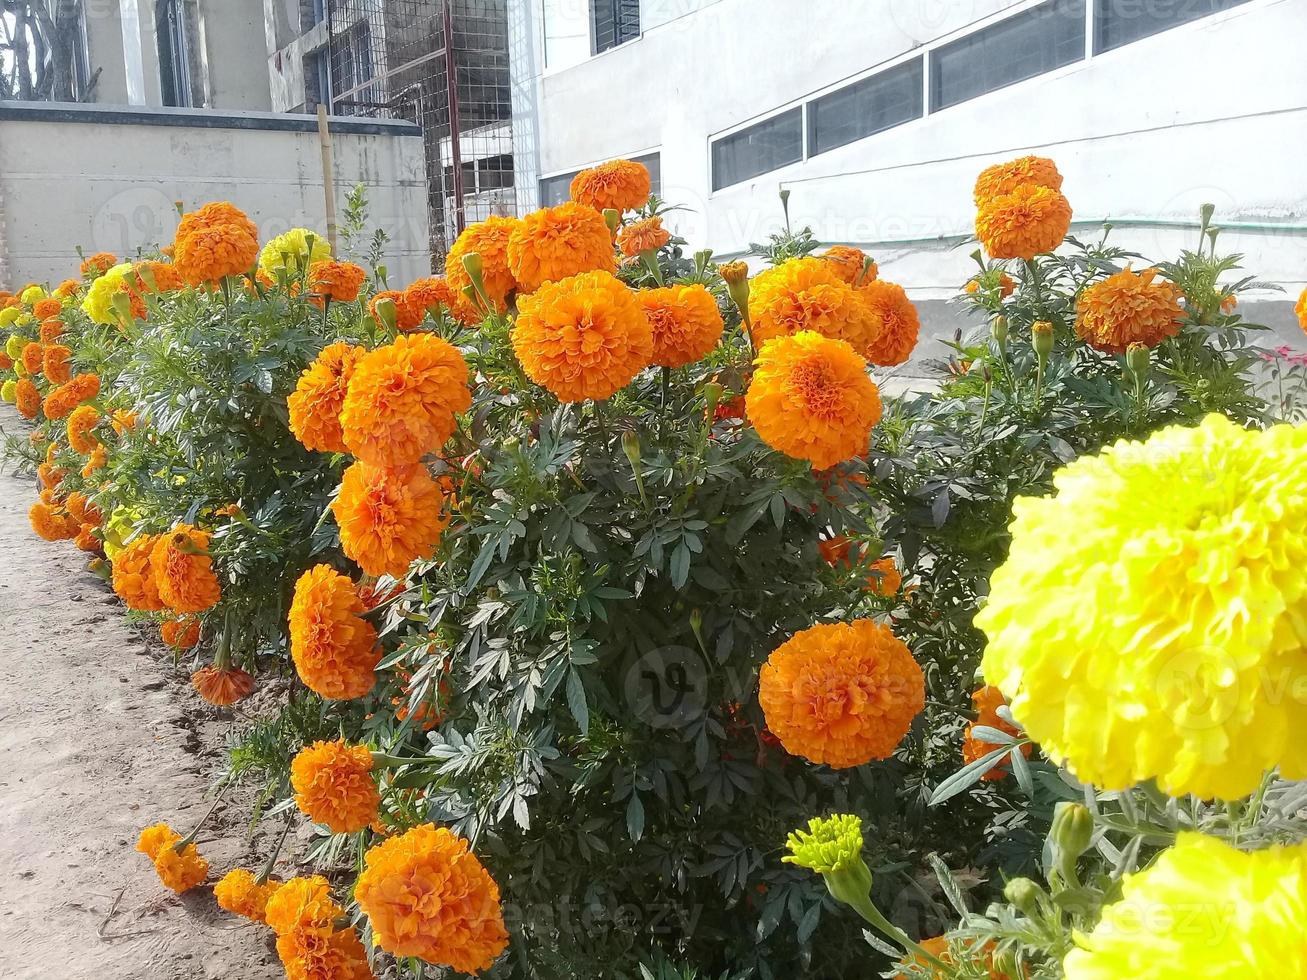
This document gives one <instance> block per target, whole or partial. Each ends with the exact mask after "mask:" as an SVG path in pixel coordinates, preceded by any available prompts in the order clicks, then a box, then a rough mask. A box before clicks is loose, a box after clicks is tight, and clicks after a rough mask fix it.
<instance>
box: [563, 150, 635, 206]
mask: <svg viewBox="0 0 1307 980" xmlns="http://www.w3.org/2000/svg"><path fill="white" fill-rule="evenodd" d="M652 188H653V181H652V179H651V178H650V176H649V168H648V167H646V166H645V165H644V164H642V163H636V162H634V161H633V160H610V161H608V162H607V163H601V164H599V166H597V167H591V168H590V169H589V170H582V171H581V172H580V173H579V174H577V175H576V176H575V177H573V178H572V186H571V188H570V190H571V196H572V200H573V201H576V202H577V203H579V204H585V205H589V206H590V207H592V208H594V209H595V210H596V211H606V210H607V209H609V208H612V209H613V210H614V211H634V210H635V209H636V208H641V207H644V204H645V202H646V201H648V200H649V194H650V192H651V191H652Z"/></svg>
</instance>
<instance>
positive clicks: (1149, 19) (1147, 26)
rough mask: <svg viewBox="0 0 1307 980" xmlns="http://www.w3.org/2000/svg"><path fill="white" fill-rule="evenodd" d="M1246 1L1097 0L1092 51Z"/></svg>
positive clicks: (1100, 50)
mask: <svg viewBox="0 0 1307 980" xmlns="http://www.w3.org/2000/svg"><path fill="white" fill-rule="evenodd" d="M1247 2H1248V0H1098V6H1097V7H1096V8H1095V11H1094V51H1095V53H1101V52H1103V51H1111V50H1112V49H1113V48H1119V47H1120V46H1121V45H1123V44H1129V43H1130V42H1131V41H1138V40H1139V39H1140V38H1141V37H1148V36H1149V35H1150V34H1156V33H1158V32H1159V31H1165V30H1168V29H1169V28H1172V27H1178V26H1179V25H1181V24H1187V23H1188V22H1189V21H1191V20H1197V19H1198V18H1199V17H1206V16H1207V15H1209V14H1214V13H1217V12H1218V11H1221V10H1229V9H1230V8H1231V7H1237V6H1239V5H1240V4H1241V3H1247Z"/></svg>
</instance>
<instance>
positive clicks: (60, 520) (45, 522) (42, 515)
mask: <svg viewBox="0 0 1307 980" xmlns="http://www.w3.org/2000/svg"><path fill="white" fill-rule="evenodd" d="M27 519H28V521H29V522H30V523H31V525H32V530H33V531H35V532H36V535H37V537H39V538H41V539H42V540H44V541H67V540H68V539H70V538H75V537H76V536H77V533H78V531H79V530H80V525H79V524H78V523H77V521H76V520H75V519H74V518H73V517H72V516H71V515H70V514H69V513H68V511H66V510H65V509H64V508H63V507H59V506H56V505H54V504H49V503H45V502H42V503H36V504H32V506H31V508H30V509H29V510H28V511H27Z"/></svg>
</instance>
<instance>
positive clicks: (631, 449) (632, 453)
mask: <svg viewBox="0 0 1307 980" xmlns="http://www.w3.org/2000/svg"><path fill="white" fill-rule="evenodd" d="M622 452H624V453H626V458H627V459H629V460H630V461H631V466H633V467H634V468H635V469H636V470H639V468H640V437H639V435H637V434H636V433H635V432H633V431H631V430H630V429H628V430H627V431H625V432H623V433H622Z"/></svg>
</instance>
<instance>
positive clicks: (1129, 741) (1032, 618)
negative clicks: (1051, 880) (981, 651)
mask: <svg viewBox="0 0 1307 980" xmlns="http://www.w3.org/2000/svg"><path fill="white" fill-rule="evenodd" d="M1054 486H1055V487H1056V489H1057V492H1056V494H1055V495H1054V496H1051V497H1043V498H1038V499H1033V498H1022V499H1019V500H1018V501H1017V502H1016V505H1015V508H1014V510H1015V515H1016V516H1015V519H1014V520H1013V522H1012V547H1011V549H1010V552H1009V555H1008V560H1007V562H1006V563H1005V564H1004V565H1002V566H1001V567H1000V568H999V569H998V570H997V571H996V572H995V573H994V576H993V580H992V581H991V583H990V597H989V601H988V603H987V604H986V606H985V608H984V609H983V610H981V612H980V614H979V615H978V616H977V617H976V625H977V626H979V627H980V628H981V629H982V630H983V631H984V632H985V634H986V635H987V636H988V638H989V645H988V647H987V649H986V651H985V656H984V660H983V662H982V664H981V667H982V670H983V672H984V675H985V681H986V683H989V684H992V685H994V686H996V687H998V688H999V689H1000V690H1002V691H1003V692H1004V693H1006V694H1009V695H1010V696H1011V704H1012V713H1013V715H1015V716H1016V718H1017V720H1018V721H1020V722H1021V724H1022V725H1023V726H1024V727H1025V729H1026V731H1027V732H1028V733H1029V734H1030V736H1031V737H1032V738H1033V739H1034V740H1035V741H1037V742H1038V743H1040V745H1042V746H1043V748H1044V750H1045V752H1047V753H1048V755H1049V756H1050V757H1051V758H1053V759H1054V760H1056V761H1057V762H1059V763H1062V762H1065V763H1067V764H1068V765H1069V766H1070V767H1071V768H1072V769H1073V770H1074V771H1075V773H1076V775H1077V776H1079V777H1080V778H1081V779H1083V780H1085V781H1087V782H1090V783H1093V784H1094V785H1095V786H1099V787H1102V788H1104V789H1109V790H1121V789H1125V788H1126V787H1128V786H1131V785H1133V784H1135V783H1138V782H1142V781H1144V780H1147V779H1156V780H1157V782H1158V784H1159V785H1160V786H1161V787H1162V788H1163V789H1164V790H1165V791H1166V792H1168V793H1171V794H1173V795H1181V794H1184V793H1195V794H1197V795H1199V796H1201V797H1204V798H1211V797H1219V798H1222V799H1237V798H1239V797H1242V796H1245V795H1247V794H1248V793H1250V792H1252V791H1253V790H1254V789H1256V788H1257V786H1258V784H1259V782H1260V780H1261V778H1262V774H1263V773H1264V772H1265V771H1266V770H1268V769H1271V768H1273V767H1275V766H1280V767H1281V771H1282V774H1283V775H1284V776H1285V777H1287V778H1289V779H1303V778H1307V698H1305V697H1304V696H1303V692H1304V691H1307V656H1304V654H1303V650H1304V648H1307V614H1304V603H1307V492H1304V489H1303V488H1304V487H1305V486H1307V427H1301V426H1298V427H1295V426H1288V425H1279V426H1275V427H1273V428H1270V429H1267V430H1266V431H1264V432H1263V431H1248V430H1244V429H1241V428H1240V427H1239V426H1237V425H1235V424H1234V423H1233V422H1231V421H1229V420H1228V419H1226V418H1224V417H1222V416H1218V415H1210V416H1208V417H1207V418H1206V419H1205V420H1204V421H1203V422H1202V424H1201V425H1199V426H1197V427H1196V428H1182V427H1178V426H1176V427H1171V428H1167V429H1163V430H1161V431H1160V432H1157V433H1154V434H1153V436H1152V437H1150V438H1149V439H1148V440H1147V441H1146V442H1142V443H1141V442H1119V443H1117V444H1115V445H1113V446H1110V447H1108V448H1107V449H1105V450H1103V451H1102V452H1101V453H1100V454H1099V455H1097V456H1086V457H1082V458H1081V459H1078V460H1076V461H1075V462H1074V463H1071V464H1070V465H1069V466H1066V467H1064V468H1063V469H1062V470H1060V471H1059V472H1058V473H1057V474H1056V475H1055V476H1054Z"/></svg>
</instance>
